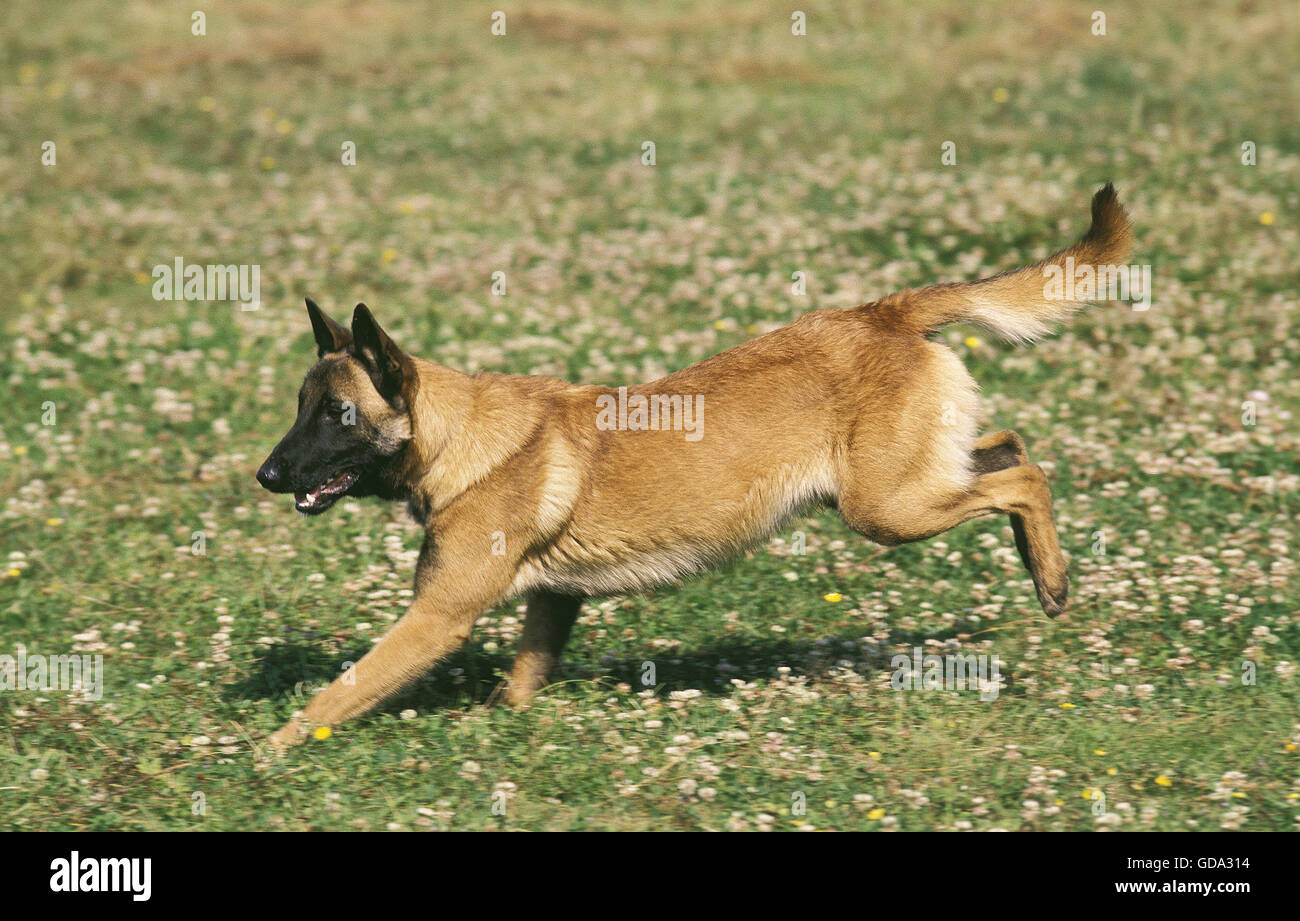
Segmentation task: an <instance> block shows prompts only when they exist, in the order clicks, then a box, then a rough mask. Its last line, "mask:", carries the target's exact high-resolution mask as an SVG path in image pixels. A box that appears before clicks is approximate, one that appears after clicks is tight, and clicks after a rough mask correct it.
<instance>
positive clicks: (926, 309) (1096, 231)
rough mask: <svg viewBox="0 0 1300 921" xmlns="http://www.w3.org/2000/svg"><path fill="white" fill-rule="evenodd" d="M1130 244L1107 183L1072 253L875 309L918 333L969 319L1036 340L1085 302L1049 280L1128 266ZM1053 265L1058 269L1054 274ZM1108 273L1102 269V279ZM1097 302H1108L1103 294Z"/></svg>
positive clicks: (901, 297) (914, 292) (905, 294)
mask: <svg viewBox="0 0 1300 921" xmlns="http://www.w3.org/2000/svg"><path fill="white" fill-rule="evenodd" d="M1132 244H1133V225H1132V222H1131V221H1130V220H1129V217H1128V214H1127V213H1126V212H1125V211H1124V206H1123V205H1121V204H1120V203H1119V195H1118V194H1116V192H1115V187H1114V186H1112V185H1111V184H1110V183H1109V182H1108V183H1106V185H1104V186H1103V187H1102V188H1101V190H1100V191H1098V192H1097V194H1096V195H1094V196H1093V198H1092V226H1091V227H1090V228H1089V229H1088V232H1087V233H1086V234H1084V235H1083V238H1082V239H1081V240H1079V242H1078V243H1075V244H1074V245H1073V246H1071V247H1069V248H1068V249H1063V250H1061V251H1060V252H1059V253H1057V254H1056V255H1054V256H1049V257H1048V258H1046V259H1044V260H1043V261H1042V262H1038V263H1035V264H1034V265H1031V266H1028V267H1026V268H1023V269H1015V270H1013V271H1010V272H1003V273H1002V274H1001V275H994V276H993V277H991V278H984V279H981V280H979V281H973V282H966V283H960V284H947V285H934V286H932V287H929V288H912V289H909V290H907V291H900V292H898V293H897V294H891V295H889V296H888V297H886V298H885V299H884V300H883V301H880V302H879V303H878V304H876V305H875V306H876V307H877V308H878V309H882V310H888V311H892V312H893V313H894V315H895V317H896V318H897V321H898V322H900V323H902V324H904V325H907V326H913V327H915V328H916V329H917V330H918V331H920V332H928V331H931V330H935V329H938V328H939V327H941V326H946V325H948V324H949V323H956V322H958V321H963V320H966V321H970V322H972V323H976V324H978V325H980V326H983V327H985V328H986V329H988V330H990V331H991V332H993V333H996V334H997V335H999V336H1002V337H1003V338H1005V339H1011V340H1014V341H1026V340H1032V339H1037V338H1038V337H1040V336H1042V335H1045V334H1046V333H1047V332H1049V331H1050V329H1051V325H1052V324H1053V323H1055V322H1058V321H1060V320H1064V319H1065V318H1067V317H1068V316H1069V315H1070V314H1072V313H1073V312H1074V311H1075V310H1077V309H1078V308H1080V307H1082V306H1083V305H1084V304H1085V303H1086V300H1075V299H1071V298H1067V297H1062V296H1060V295H1059V293H1058V292H1059V291H1060V287H1061V286H1060V285H1057V290H1056V291H1053V290H1052V286H1051V285H1050V284H1049V282H1050V281H1051V280H1052V279H1053V278H1056V279H1061V278H1062V277H1064V276H1065V275H1069V274H1070V273H1072V272H1073V271H1074V267H1080V266H1085V265H1087V266H1094V267H1099V266H1118V265H1124V264H1125V262H1126V260H1127V259H1128V254H1129V249H1130V248H1131V246H1132ZM1052 266H1056V267H1058V268H1059V270H1060V271H1059V272H1053V270H1052V269H1051V268H1050V267H1052ZM1067 266H1068V267H1067ZM1105 275H1106V273H1105V272H1104V271H1103V272H1102V276H1101V277H1103V278H1104V277H1105ZM1096 299H1097V300H1104V299H1105V292H1104V291H1103V292H1099V293H1098V297H1097V298H1096Z"/></svg>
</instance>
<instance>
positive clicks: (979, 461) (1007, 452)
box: [971, 429, 1029, 473]
mask: <svg viewBox="0 0 1300 921" xmlns="http://www.w3.org/2000/svg"><path fill="white" fill-rule="evenodd" d="M971 459H972V460H973V462H974V469H975V472H976V473H992V472H993V471H995V470H1006V469H1007V468H1008V467H1019V466H1021V465H1022V464H1027V463H1029V456H1028V455H1027V454H1026V453H1025V443H1024V442H1023V441H1021V440H1020V436H1019V435H1017V434H1016V433H1015V432H1013V431H1011V430H1010V429H1003V430H1002V431H1000V432H992V433H990V434H988V435H984V436H982V437H981V438H980V439H979V440H978V441H976V442H975V447H974V450H973V451H972V452H971Z"/></svg>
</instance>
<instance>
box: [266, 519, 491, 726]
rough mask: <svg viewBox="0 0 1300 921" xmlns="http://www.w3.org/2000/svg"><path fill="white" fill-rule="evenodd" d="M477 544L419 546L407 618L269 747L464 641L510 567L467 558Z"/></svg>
mask: <svg viewBox="0 0 1300 921" xmlns="http://www.w3.org/2000/svg"><path fill="white" fill-rule="evenodd" d="M476 543H477V541H476V540H470V541H461V542H457V541H456V540H455V538H454V536H452V535H443V536H440V538H439V542H438V546H437V548H436V549H435V547H434V545H433V542H432V540H431V539H426V540H425V543H424V547H423V548H422V549H421V550H420V560H419V563H418V564H417V565H416V576H415V600H414V601H413V602H412V603H411V606H410V607H409V608H407V610H406V613H405V614H404V615H403V616H402V618H401V619H400V620H399V621H398V622H397V623H396V624H394V625H393V627H392V629H390V630H389V631H388V633H386V634H385V635H384V637H383V639H381V640H380V641H379V642H378V643H376V644H375V646H374V648H372V649H371V650H370V651H369V652H368V653H366V654H365V655H364V656H362V658H361V661H360V662H358V663H357V664H356V666H355V667H353V668H352V669H350V670H349V671H348V672H347V673H345V674H344V675H342V676H341V677H339V678H338V679H336V680H335V681H334V683H333V684H331V685H330V686H329V687H327V688H325V689H324V690H322V691H321V692H320V693H319V694H317V695H316V696H315V697H313V698H312V699H311V702H310V703H308V704H307V707H306V709H304V710H303V711H302V713H301V715H298V716H295V717H294V718H293V719H291V720H290V721H289V722H288V723H286V724H285V725H284V726H283V727H281V728H280V729H279V730H277V731H276V732H275V733H274V734H273V735H272V736H271V737H270V738H269V739H268V742H269V743H270V745H271V746H272V748H274V749H277V750H284V749H286V748H288V747H290V746H292V745H296V744H298V743H299V742H301V741H303V739H304V738H306V736H307V734H308V733H309V732H310V731H311V730H313V729H315V728H317V727H320V726H335V725H338V724H339V723H341V722H343V721H345V720H349V719H352V718H353V717H355V716H360V715H361V714H363V713H366V712H368V711H370V710H372V709H374V708H375V707H377V706H378V705H379V704H380V703H382V702H383V701H384V700H386V699H387V698H389V697H391V696H392V695H394V694H396V693H397V692H398V691H401V690H402V689H403V688H405V687H407V686H408V685H410V684H411V683H412V682H414V681H415V680H416V679H418V678H419V677H420V676H421V675H423V674H424V673H425V672H427V671H428V670H429V669H430V668H431V667H432V666H433V665H434V664H436V663H437V662H438V661H439V660H441V659H443V658H445V657H446V656H448V655H450V654H451V653H453V652H455V651H456V650H457V649H459V648H460V647H461V646H462V645H463V644H464V643H465V641H466V640H467V639H468V638H469V634H470V629H471V628H472V627H473V626H474V621H476V620H477V619H478V617H479V615H480V614H482V613H483V611H484V610H485V609H487V608H488V607H490V606H491V605H493V604H495V603H496V602H497V601H499V600H500V599H501V598H502V597H504V595H505V594H506V592H507V591H508V590H509V588H510V585H511V583H512V582H513V580H514V573H515V569H516V563H515V561H513V560H511V559H510V558H509V557H507V556H504V555H494V554H492V553H490V552H488V553H477V552H474V548H473V545H474V544H476ZM485 546H486V543H485Z"/></svg>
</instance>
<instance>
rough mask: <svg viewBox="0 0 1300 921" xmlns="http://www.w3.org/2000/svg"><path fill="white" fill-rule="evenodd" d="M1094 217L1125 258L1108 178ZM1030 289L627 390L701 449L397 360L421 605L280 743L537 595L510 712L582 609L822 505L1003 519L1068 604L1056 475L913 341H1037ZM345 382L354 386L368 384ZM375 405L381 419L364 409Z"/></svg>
mask: <svg viewBox="0 0 1300 921" xmlns="http://www.w3.org/2000/svg"><path fill="white" fill-rule="evenodd" d="M1093 216H1094V225H1093V229H1092V230H1091V231H1090V232H1089V234H1088V235H1087V236H1085V237H1084V238H1083V240H1082V241H1081V242H1080V243H1079V244H1076V246H1075V247H1073V248H1072V249H1071V250H1067V251H1066V252H1074V253H1076V254H1090V255H1091V256H1096V257H1102V256H1104V257H1106V258H1108V259H1112V260H1113V259H1119V258H1123V256H1124V255H1125V254H1126V252H1127V247H1128V241H1129V238H1130V236H1131V234H1130V232H1129V229H1128V221H1127V218H1126V217H1125V216H1124V213H1123V209H1122V208H1121V207H1120V205H1119V204H1118V201H1117V200H1116V199H1115V197H1114V195H1113V191H1109V186H1107V189H1104V190H1103V191H1102V192H1099V193H1098V195H1097V199H1096V200H1094V207H1093ZM1058 256H1059V254H1058ZM1053 258H1058V257H1053ZM1040 265H1041V264H1040ZM1042 284H1043V282H1042V275H1041V272H1040V273H1038V274H1035V273H1034V271H1033V270H1032V269H1024V270H1020V271H1018V272H1012V273H1008V274H1005V275H1001V276H998V277H997V278H994V279H989V280H985V281H982V282H976V283H973V284H966V285H944V286H939V287H935V288H925V289H920V290H915V291H909V292H903V293H901V294H897V295H891V296H890V297H888V298H885V299H884V300H882V301H880V302H877V303H874V304H867V305H863V306H861V307H855V308H851V309H846V310H819V311H816V312H813V313H810V314H808V315H806V316H803V317H801V318H800V319H798V320H796V321H795V322H794V323H791V324H790V325H789V326H786V327H784V328H782V329H779V330H777V331H775V332H772V333H769V334H767V335H765V336H763V337H761V338H758V339H755V340H753V341H750V342H746V343H744V344H742V345H739V346H736V347H735V348H732V349H729V350H728V351H726V352H723V353H721V354H719V355H715V356H714V357H712V358H709V359H706V360H705V361H702V362H700V363H699V364H696V365H694V366H692V367H689V368H686V369H684V370H682V371H678V372H676V373H675V374H671V375H669V376H668V377H665V378H663V379H661V380H659V381H656V382H654V383H653V384H648V385H644V386H641V387H634V388H630V390H629V393H631V394H641V395H651V394H661V395H673V394H688V395H694V394H698V395H701V396H702V397H703V401H704V403H703V405H704V408H705V412H704V417H703V418H704V426H703V429H702V432H703V437H701V438H700V439H699V440H698V441H688V440H686V439H685V438H684V437H683V432H681V431H674V430H668V431H626V430H602V429H600V428H598V427H597V425H596V419H597V398H598V397H601V396H602V395H609V394H613V393H615V391H612V390H610V389H609V388H604V387H595V386H577V385H572V384H568V383H565V382H563V381H557V380H552V379H548V378H537V377H522V376H507V375H496V374H481V375H476V376H472V377H471V376H466V375H464V374H460V373H458V372H455V371H452V370H449V369H447V368H443V367H441V366H438V365H435V364H432V363H430V362H426V361H422V360H419V359H413V358H409V356H405V355H401V356H400V358H401V360H402V361H404V362H409V368H410V369H411V371H413V375H412V377H413V379H412V380H409V381H408V382H407V383H406V386H405V390H404V394H405V397H406V399H405V403H406V408H407V411H408V413H409V432H410V434H411V437H412V440H411V442H410V444H409V445H408V446H407V448H406V451H405V454H404V455H403V456H402V461H401V465H400V468H399V470H398V473H397V481H398V482H397V484H396V485H397V486H398V487H399V488H400V490H401V492H402V493H403V494H405V495H408V496H409V497H410V503H411V507H412V509H413V510H414V511H415V513H416V514H417V516H419V517H420V518H422V520H423V521H424V523H425V525H426V527H427V529H428V535H429V538H428V540H427V541H426V544H425V548H424V551H423V552H422V554H421V558H420V562H419V565H418V567H417V572H416V584H415V600H414V601H413V602H412V604H411V606H410V609H409V610H408V611H407V613H406V615H405V616H404V617H403V618H402V619H401V620H400V621H399V622H398V623H397V624H396V625H395V626H394V627H393V628H392V629H391V630H390V631H389V633H388V634H387V635H386V636H385V637H384V638H383V639H382V640H381V641H380V642H379V643H378V644H377V645H376V646H375V647H374V648H373V649H372V650H371V651H370V652H369V653H368V654H367V655H366V656H365V657H364V658H363V659H362V660H361V662H360V663H359V664H358V665H357V668H356V673H355V679H354V681H352V682H351V683H349V682H346V681H336V682H335V683H334V684H333V685H331V686H330V687H328V688H326V689H325V690H324V691H322V692H321V693H320V694H319V695H317V696H316V697H315V698H314V699H313V700H312V701H311V703H310V704H309V706H308V707H307V709H306V711H305V712H304V713H303V714H302V715H301V716H298V717H295V719H294V720H292V721H291V722H290V723H289V724H288V725H286V726H285V727H284V728H283V729H281V730H280V731H279V732H278V733H276V735H275V736H274V737H273V739H272V741H273V743H274V744H275V745H276V746H278V747H283V746H286V745H289V744H293V743H294V742H296V741H298V740H299V739H300V738H301V736H302V734H303V733H304V732H305V731H306V729H307V728H309V727H311V726H315V725H331V724H336V723H338V722H341V721H343V720H346V719H349V718H351V717H353V716H357V715H359V714H361V713H364V712H366V711H367V710H369V709H371V708H372V707H374V706H376V705H377V704H379V703H380V702H381V701H382V700H384V699H385V698H387V697H388V696H390V695H391V694H393V693H395V692H396V691H398V690H399V689H401V688H402V687H404V686H406V685H407V684H409V683H410V682H411V681H412V680H414V679H415V678H416V677H418V676H419V675H420V674H422V673H423V672H424V671H426V670H427V669H428V668H429V667H430V666H431V665H432V664H434V663H435V662H437V661H438V660H439V659H441V658H443V657H445V656H446V655H447V654H449V653H451V652H452V651H453V650H455V649H456V648H458V647H459V646H460V645H461V644H462V643H463V642H464V641H465V640H466V638H467V637H468V636H469V633H470V628H471V627H472V625H473V623H474V621H475V620H476V619H477V618H478V617H479V616H480V615H481V614H482V612H483V611H484V610H485V609H487V608H489V607H491V606H492V605H494V604H496V603H498V602H500V601H501V600H502V599H503V598H506V597H508V596H509V595H512V594H515V593H521V592H522V593H527V594H528V595H529V597H530V600H529V606H528V614H527V620H526V623H525V627H524V634H523V637H522V640H521V643H520V651H519V657H518V660H517V662H516V665H515V669H514V672H513V674H512V677H511V687H510V691H509V694H508V697H509V700H510V701H511V702H512V703H516V704H518V703H523V702H524V701H525V700H526V699H527V698H528V696H529V695H531V694H532V693H533V692H534V691H536V690H537V689H538V688H540V687H542V686H543V685H544V684H545V681H546V677H547V674H548V672H549V670H550V669H551V667H552V666H553V665H554V663H555V661H556V659H557V658H558V657H559V654H560V650H561V647H562V646H563V643H564V640H565V638H566V637H567V635H568V632H569V629H570V627H571V625H572V623H573V621H574V618H575V617H576V616H577V612H578V606H579V604H580V602H581V599H582V597H585V596H587V595H594V594H610V593H619V592H630V591H638V590H642V589H646V588H651V587H653V586H655V585H660V584H663V583H666V582H671V581H674V580H677V579H680V578H682V577H683V576H686V575H688V574H690V573H693V572H698V571H700V570H702V569H704V568H707V567H709V566H711V565H713V564H715V563H718V562H719V561H722V560H724V559H727V558H728V557H731V556H733V555H735V554H737V553H739V552H742V551H743V550H745V549H746V548H749V547H752V546H754V545H755V544H756V543H758V542H760V541H762V540H764V539H765V538H767V537H768V536H769V535H770V534H771V533H772V532H773V530H774V529H775V528H777V527H778V526H779V525H780V524H781V523H782V522H783V521H785V520H786V519H787V518H788V517H789V516H790V515H791V514H792V513H794V512H796V511H798V510H800V509H802V508H806V507H809V506H814V505H818V504H831V505H834V506H837V507H838V509H839V511H840V514H841V515H842V516H843V518H844V520H845V521H846V522H847V523H848V524H849V525H850V526H851V527H853V528H854V529H855V530H856V531H858V532H859V533H861V534H862V535H864V536H866V537H868V538H870V539H871V540H874V541H878V542H880V543H884V544H895V543H899V542H904V541H913V540H921V539H924V538H927V537H931V536H933V535H935V534H938V533H941V532H943V531H945V530H947V529H949V528H952V527H954V526H955V525H957V524H960V523H961V522H963V521H966V520H968V519H970V518H973V517H977V516H980V515H987V514H994V513H1001V514H1008V515H1010V516H1011V522H1012V526H1013V530H1014V531H1015V535H1016V542H1017V547H1018V549H1019V551H1020V553H1021V555H1022V557H1023V559H1024V561H1025V565H1026V567H1027V568H1028V569H1029V571H1030V573H1031V575H1032V576H1033V579H1034V583H1035V586H1036V588H1037V591H1038V595H1039V600H1040V602H1041V604H1042V606H1043V608H1044V610H1046V611H1047V613H1048V614H1051V615H1055V614H1058V613H1060V611H1061V610H1062V609H1063V607H1064V602H1065V597H1066V593H1067V587H1068V583H1067V578H1066V571H1065V562H1064V560H1063V558H1062V556H1061V551H1060V547H1059V545H1058V542H1057V537H1056V531H1055V527H1054V525H1053V522H1052V512H1051V497H1050V494H1049V491H1048V486H1047V479H1046V477H1045V476H1044V474H1043V472H1042V470H1041V469H1040V468H1039V467H1037V466H1036V465H1033V464H1030V463H1029V462H1028V458H1027V457H1026V455H1025V452H1024V445H1023V444H1022V443H1021V441H1020V438H1019V437H1018V436H1017V435H1015V433H1013V432H999V433H996V434H994V435H989V436H985V437H984V438H977V435H976V420H977V418H978V415H979V409H978V398H977V393H976V386H975V383H974V381H973V380H972V379H971V377H970V375H969V374H968V373H967V372H966V370H965V368H964V367H963V366H962V364H961V362H960V360H959V359H958V358H957V356H956V355H955V354H954V353H953V352H952V351H951V350H949V349H948V348H946V347H945V346H943V345H940V344H938V343H936V342H932V341H929V340H927V339H926V338H925V335H924V334H925V333H926V331H928V330H929V329H932V328H933V327H934V326H935V325H938V324H942V323H947V322H953V321H956V320H962V319H965V320H972V321H976V322H986V323H989V324H990V325H991V326H993V327H994V328H996V329H1000V330H1001V331H1003V332H1005V333H1007V334H1008V335H1015V336H1026V335H1033V334H1037V333H1039V332H1041V331H1042V330H1043V329H1044V328H1045V324H1046V323H1048V322H1050V321H1051V320H1052V319H1053V318H1056V317H1058V316H1063V315H1065V314H1066V313H1067V312H1068V308H1067V307H1064V306H1062V305H1056V304H1052V303H1051V302H1044V300H1043V298H1042V295H1041V292H1042ZM1070 306H1073V305H1070ZM324 360H327V361H328V360H339V361H340V362H342V366H341V367H340V369H339V371H338V372H337V373H339V374H344V373H349V372H346V371H344V370H343V368H344V367H346V366H348V365H349V363H353V364H355V362H354V361H353V360H351V359H347V358H343V357H340V358H338V359H331V357H330V356H327V357H326V358H325V359H324ZM357 374H358V379H353V380H351V381H349V383H348V387H349V389H350V391H355V392H358V393H362V392H364V391H365V390H366V387H365V382H366V378H365V375H364V374H362V373H360V372H357ZM373 399H374V400H377V401H379V403H380V404H382V402H383V401H382V400H380V398H379V397H378V396H377V395H374V397H373ZM366 412H367V414H373V415H372V418H373V417H377V418H384V417H385V407H384V406H382V405H375V404H374V403H373V401H372V402H371V403H369V404H367V406H366ZM392 415H393V414H392V413H391V412H389V413H388V416H390V417H391V416H392ZM385 424H388V425H398V426H399V427H400V424H399V423H397V422H394V421H393V420H392V419H391V418H390V419H389V420H388V422H387V423H385Z"/></svg>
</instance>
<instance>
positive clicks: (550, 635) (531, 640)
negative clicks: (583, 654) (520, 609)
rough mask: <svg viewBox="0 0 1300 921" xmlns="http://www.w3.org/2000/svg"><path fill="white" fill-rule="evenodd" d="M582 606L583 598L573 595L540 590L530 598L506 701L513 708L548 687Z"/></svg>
mask: <svg viewBox="0 0 1300 921" xmlns="http://www.w3.org/2000/svg"><path fill="white" fill-rule="evenodd" d="M581 606H582V599H581V598H576V597H574V596H572V595H558V594H556V593H554V592H547V591H539V592H536V593H534V594H533V595H532V596H530V597H529V599H528V612H527V614H526V615H525V617H524V633H523V636H522V637H520V639H519V653H518V655H516V656H515V665H514V668H513V669H512V670H511V672H510V688H509V690H508V691H506V702H507V703H509V704H510V705H511V706H512V707H517V706H520V705H522V704H524V703H525V702H527V700H528V698H530V697H532V696H533V694H535V693H536V692H537V691H539V690H541V689H542V688H543V687H545V686H546V681H547V678H548V677H549V675H550V673H551V669H552V668H554V667H555V663H556V662H558V661H559V658H560V653H561V652H562V651H563V650H564V644H565V642H566V641H567V640H568V639H569V631H570V630H571V629H572V628H573V622H574V621H575V620H577V618H578V610H579V608H581Z"/></svg>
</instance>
